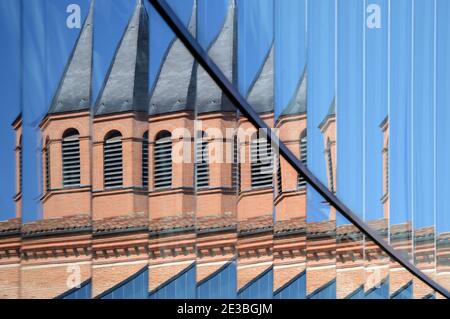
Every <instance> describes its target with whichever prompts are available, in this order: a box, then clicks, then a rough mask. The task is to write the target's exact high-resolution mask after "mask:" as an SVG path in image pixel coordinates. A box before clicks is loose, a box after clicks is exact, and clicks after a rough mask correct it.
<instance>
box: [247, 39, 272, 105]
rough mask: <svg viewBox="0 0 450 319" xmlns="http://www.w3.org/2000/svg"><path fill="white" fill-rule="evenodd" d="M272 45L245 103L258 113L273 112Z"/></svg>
mask: <svg viewBox="0 0 450 319" xmlns="http://www.w3.org/2000/svg"><path fill="white" fill-rule="evenodd" d="M273 54H274V45H273V42H272V45H271V47H270V49H269V52H268V53H267V55H266V58H265V60H264V63H263V65H262V67H261V68H260V70H259V72H258V75H257V77H256V79H255V81H254V82H253V84H252V85H251V87H250V90H249V93H248V95H247V101H248V102H249V103H250V105H251V106H252V107H253V108H254V110H255V111H256V112H258V113H267V112H273V108H274V99H273V92H274V91H273V89H274V83H273V82H274V71H273V70H274V68H273V65H274V59H273Z"/></svg>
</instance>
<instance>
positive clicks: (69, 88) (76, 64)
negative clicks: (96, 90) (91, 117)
mask: <svg viewBox="0 0 450 319" xmlns="http://www.w3.org/2000/svg"><path fill="white" fill-rule="evenodd" d="M93 3H94V1H92V2H91V6H90V8H89V12H88V15H87V17H86V20H85V21H84V24H83V27H82V28H81V32H80V35H79V36H78V39H77V41H76V43H75V46H74V48H73V50H72V53H71V56H70V58H69V60H68V62H67V65H66V67H65V70H64V73H63V76H62V78H61V80H60V82H59V86H58V89H57V91H56V94H55V96H54V97H53V100H52V103H51V105H50V108H49V111H48V114H55V113H64V112H77V111H83V110H87V109H89V105H90V99H91V75H92V29H93V25H92V22H93V14H94V5H93Z"/></svg>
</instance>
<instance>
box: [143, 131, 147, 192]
mask: <svg viewBox="0 0 450 319" xmlns="http://www.w3.org/2000/svg"><path fill="white" fill-rule="evenodd" d="M142 186H143V187H148V132H146V133H145V134H144V136H143V140H142Z"/></svg>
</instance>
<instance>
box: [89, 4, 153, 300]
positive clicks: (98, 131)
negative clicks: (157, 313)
mask: <svg viewBox="0 0 450 319" xmlns="http://www.w3.org/2000/svg"><path fill="white" fill-rule="evenodd" d="M148 70H149V30H148V15H147V11H146V9H145V6H144V5H143V3H142V1H141V0H137V1H136V6H135V8H134V11H133V14H132V16H131V18H130V20H129V22H128V25H127V26H126V28H125V30H124V33H123V35H122V38H121V40H120V42H119V44H118V46H117V48H116V51H115V54H114V56H113V59H112V62H111V65H110V67H109V70H108V73H107V75H106V78H105V80H104V83H103V86H102V88H101V90H100V93H99V95H98V97H97V101H96V103H95V108H94V116H93V134H92V136H93V138H92V139H93V149H92V158H93V167H95V170H93V174H92V179H93V186H92V201H93V212H92V219H93V245H92V250H93V274H92V296H93V297H101V296H104V295H105V294H107V293H108V291H110V290H111V289H113V288H114V287H115V286H116V285H117V284H119V283H120V282H121V281H123V280H124V279H126V278H127V277H129V276H131V275H133V274H134V273H136V272H138V271H139V270H141V269H144V268H146V267H147V264H148V258H147V253H146V252H147V245H148V201H147V198H148V184H147V178H148V177H147V173H146V172H147V169H146V166H147V160H146V151H147V149H148V120H147V106H148V72H149V71H148Z"/></svg>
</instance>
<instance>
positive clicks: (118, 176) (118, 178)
mask: <svg viewBox="0 0 450 319" xmlns="http://www.w3.org/2000/svg"><path fill="white" fill-rule="evenodd" d="M103 152H104V157H103V158H104V179H105V188H112V187H120V186H122V184H123V163H122V136H121V135H120V134H114V135H112V136H110V137H109V138H108V139H107V140H106V141H105V144H104V148H103Z"/></svg>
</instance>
